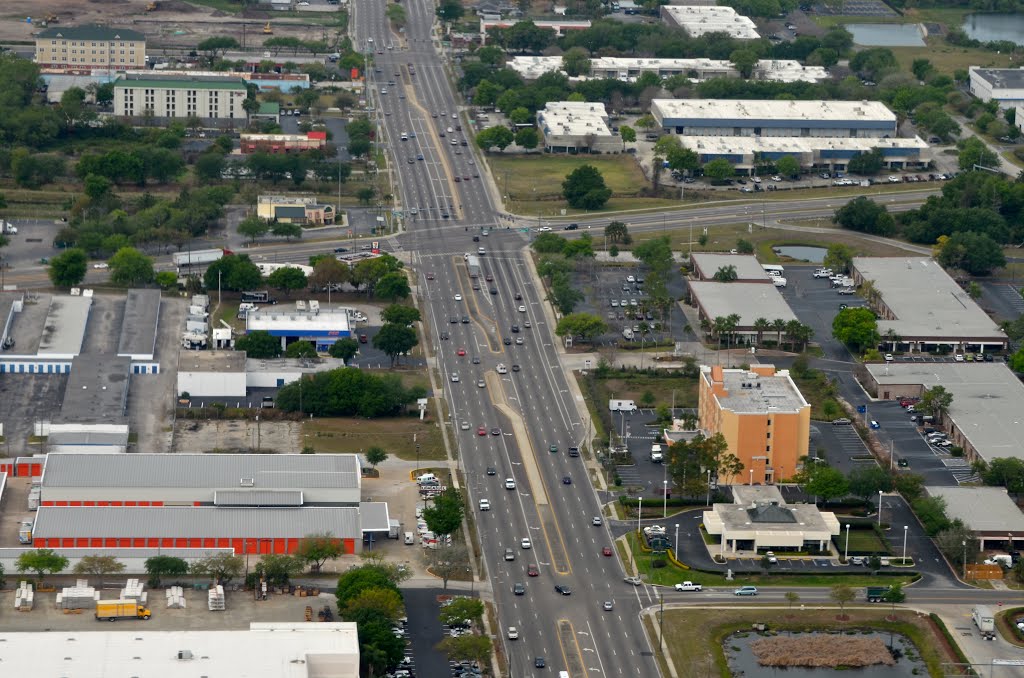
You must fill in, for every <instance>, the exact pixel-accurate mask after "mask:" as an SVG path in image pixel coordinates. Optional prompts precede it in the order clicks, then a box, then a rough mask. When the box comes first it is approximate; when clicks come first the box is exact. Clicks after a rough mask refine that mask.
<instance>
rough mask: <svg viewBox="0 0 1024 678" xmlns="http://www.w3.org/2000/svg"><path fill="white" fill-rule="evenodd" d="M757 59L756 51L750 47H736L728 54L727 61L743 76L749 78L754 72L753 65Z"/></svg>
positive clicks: (758, 58)
mask: <svg viewBox="0 0 1024 678" xmlns="http://www.w3.org/2000/svg"><path fill="white" fill-rule="evenodd" d="M759 60H760V57H759V56H758V54H757V52H755V51H754V50H752V49H737V50H734V51H733V53H732V54H730V55H729V61H731V62H732V65H733V66H734V67H735V68H736V70H737V71H739V72H740V76H741V77H744V78H749V77H750V76H751V75H752V74H753V73H754V66H756V65H757V62H758V61H759Z"/></svg>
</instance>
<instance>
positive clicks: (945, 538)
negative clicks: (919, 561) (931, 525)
mask: <svg viewBox="0 0 1024 678" xmlns="http://www.w3.org/2000/svg"><path fill="white" fill-rule="evenodd" d="M964 542H967V547H966V548H965V547H964ZM935 546H937V547H938V549H939V551H941V552H942V555H944V556H946V558H948V559H949V562H951V563H953V564H954V565H956V566H958V567H957V569H961V568H963V566H964V564H965V563H964V555H965V554H964V552H965V551H966V555H967V561H966V562H968V563H973V562H974V560H975V557H976V556H977V554H978V551H979V550H980V548H979V544H978V537H977V535H975V534H974V532H972V531H971V530H970V529H968V528H967V527H966V526H965V525H964V524H963V523H961V522H960V521H959V520H957V521H955V522H954V523H953V524H952V525H950V526H949V527H946V528H944V529H942V530H939V531H938V532H937V533H936V534H935Z"/></svg>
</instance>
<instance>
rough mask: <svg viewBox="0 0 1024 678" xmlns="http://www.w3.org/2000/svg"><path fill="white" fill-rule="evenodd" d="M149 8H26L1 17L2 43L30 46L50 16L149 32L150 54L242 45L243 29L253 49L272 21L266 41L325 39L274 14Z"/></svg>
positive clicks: (130, 3) (178, 2)
mask: <svg viewBox="0 0 1024 678" xmlns="http://www.w3.org/2000/svg"><path fill="white" fill-rule="evenodd" d="M147 4H149V0H61V1H60V2H57V1H56V0H38V1H36V2H33V3H31V6H30V7H29V8H28V9H25V10H19V11H17V12H12V13H8V14H5V15H3V16H0V42H12V41H20V42H31V41H32V40H33V34H34V33H35V32H37V31H39V30H40V28H39V25H38V23H36V21H38V20H40V19H42V18H43V17H45V16H47V15H48V14H51V13H52V14H55V15H56V16H57V17H58V22H59V25H82V24H87V23H96V24H110V23H111V22H112V21H115V22H116V24H117V25H118V26H124V27H127V28H131V29H134V30H137V31H140V32H142V33H145V34H146V36H147V38H148V45H147V48H148V51H150V52H155V51H156V48H161V47H185V46H188V47H194V46H195V45H196V43H198V42H200V41H201V40H204V39H206V38H209V37H211V36H214V35H217V36H231V37H234V38H235V39H236V40H238V41H239V42H240V43H241V42H243V35H242V34H243V25H244V26H245V36H244V37H245V41H244V42H245V44H246V45H247V46H248V47H255V46H257V45H259V44H262V39H263V37H264V36H263V33H262V31H263V25H264V24H265V23H266V22H267V21H268V20H272V21H273V23H272V27H273V30H274V34H273V36H267V37H296V38H301V39H304V40H314V39H321V38H322V28H321V26H322V24H320V23H318V24H313V23H309V22H308V20H307V19H293V18H288V19H285V18H283V17H279V16H274V14H275V13H274V12H262V11H256V10H246V12H245V13H244V15H243V14H241V13H240V14H229V13H227V12H223V11H220V10H215V9H211V8H209V7H203V6H201V5H190V4H188V3H186V2H182V0H159V1H158V2H157V6H158V9H157V11H155V12H146V5H147ZM11 7H12V8H13V5H12V6H11ZM26 16H31V17H33V19H34V22H33V23H31V24H30V23H27V22H26V21H25V17H26ZM329 16H330V15H328V17H324V18H329Z"/></svg>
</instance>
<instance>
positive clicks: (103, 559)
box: [73, 556, 124, 584]
mask: <svg viewBox="0 0 1024 678" xmlns="http://www.w3.org/2000/svg"><path fill="white" fill-rule="evenodd" d="M73 572H74V573H75V574H86V575H95V576H96V577H98V578H99V580H100V583H101V584H102V582H103V577H105V576H107V575H108V574H120V573H121V572H124V563H122V562H121V561H119V560H118V559H117V558H115V557H114V556H82V559H81V560H79V561H78V562H77V563H75V567H74V570H73Z"/></svg>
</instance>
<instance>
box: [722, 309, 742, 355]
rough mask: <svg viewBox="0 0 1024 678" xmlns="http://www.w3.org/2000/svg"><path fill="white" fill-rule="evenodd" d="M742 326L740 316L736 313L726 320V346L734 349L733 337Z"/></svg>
mask: <svg viewBox="0 0 1024 678" xmlns="http://www.w3.org/2000/svg"><path fill="white" fill-rule="evenodd" d="M739 324H740V316H739V315H738V314H736V313H730V314H729V315H728V316H726V318H725V331H726V344H725V345H726V346H727V347H728V348H732V340H733V335H734V333H735V332H736V328H737V327H738V326H739Z"/></svg>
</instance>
